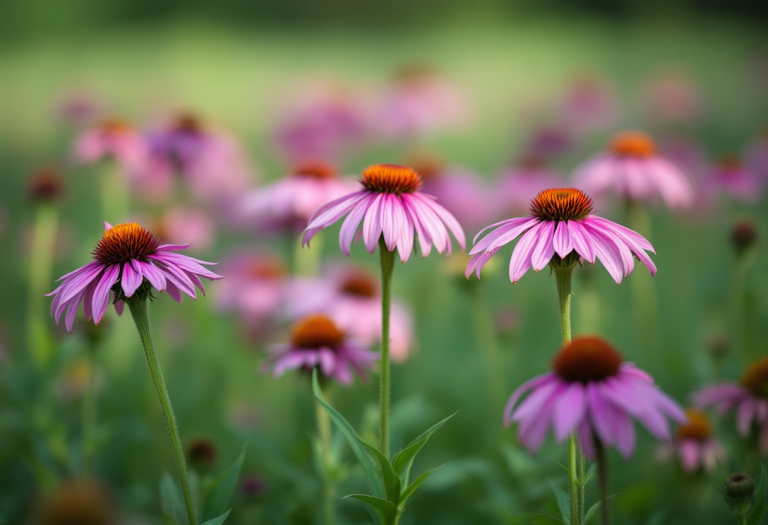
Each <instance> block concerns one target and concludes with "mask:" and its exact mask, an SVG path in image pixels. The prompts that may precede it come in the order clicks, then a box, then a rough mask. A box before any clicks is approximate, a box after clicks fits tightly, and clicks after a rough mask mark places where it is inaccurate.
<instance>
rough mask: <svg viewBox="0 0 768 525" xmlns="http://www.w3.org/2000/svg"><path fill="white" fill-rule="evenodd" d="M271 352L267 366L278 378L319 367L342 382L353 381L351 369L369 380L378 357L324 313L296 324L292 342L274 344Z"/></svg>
mask: <svg viewBox="0 0 768 525" xmlns="http://www.w3.org/2000/svg"><path fill="white" fill-rule="evenodd" d="M270 354H271V355H270V357H269V359H268V360H267V363H266V367H265V368H267V369H270V370H271V371H272V375H273V376H275V377H278V376H280V375H282V374H283V373H284V372H285V371H286V370H302V371H305V372H311V371H312V369H313V368H315V367H317V368H318V369H319V371H320V373H321V374H322V375H323V376H325V377H327V378H333V379H335V380H336V381H338V382H339V383H341V384H342V385H349V384H351V383H352V370H354V371H355V372H357V374H358V375H359V376H360V377H361V378H362V379H363V380H364V381H366V380H367V378H368V376H367V374H366V369H370V368H371V367H372V366H373V363H374V362H375V361H376V360H377V359H378V358H379V355H378V354H377V353H375V352H369V351H368V350H365V349H364V348H363V347H362V346H358V345H357V344H356V343H354V342H351V341H350V340H348V339H347V335H346V334H345V333H344V332H343V331H342V330H340V329H339V328H338V327H337V326H336V325H335V324H334V322H333V321H332V320H331V319H330V318H329V317H326V316H325V315H311V316H308V317H305V318H304V319H302V320H300V321H298V322H297V323H295V324H294V325H293V327H292V328H291V340H290V342H289V343H287V344H281V345H273V346H272V348H270Z"/></svg>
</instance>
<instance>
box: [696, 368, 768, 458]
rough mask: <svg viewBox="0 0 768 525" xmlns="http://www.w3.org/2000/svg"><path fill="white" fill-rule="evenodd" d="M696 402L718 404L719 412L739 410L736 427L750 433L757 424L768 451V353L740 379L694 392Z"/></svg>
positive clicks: (762, 450)
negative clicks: (767, 355)
mask: <svg viewBox="0 0 768 525" xmlns="http://www.w3.org/2000/svg"><path fill="white" fill-rule="evenodd" d="M691 399H692V401H693V404H694V405H696V406H697V407H700V408H707V407H710V406H712V407H714V409H715V412H716V413H718V414H724V413H725V412H728V411H729V410H732V409H733V410H735V412H736V429H737V430H738V432H739V434H740V435H741V436H742V437H748V436H749V434H750V433H751V431H752V428H753V426H754V427H755V429H756V430H757V431H758V433H759V437H758V447H759V449H760V453H761V454H768V357H764V358H762V359H759V360H757V361H755V362H754V363H753V364H752V365H751V366H750V367H749V368H748V369H747V371H746V372H745V373H744V375H743V376H742V377H741V381H740V382H739V383H719V384H715V385H711V386H708V387H706V388H703V389H701V390H699V391H698V392H696V393H694V394H693V396H692V397H691Z"/></svg>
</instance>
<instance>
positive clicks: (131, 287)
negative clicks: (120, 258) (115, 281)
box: [120, 262, 144, 297]
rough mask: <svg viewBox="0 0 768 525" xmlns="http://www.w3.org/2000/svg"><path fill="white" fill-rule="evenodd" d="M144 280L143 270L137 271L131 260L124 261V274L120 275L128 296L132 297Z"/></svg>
mask: <svg viewBox="0 0 768 525" xmlns="http://www.w3.org/2000/svg"><path fill="white" fill-rule="evenodd" d="M143 280H144V278H143V277H142V276H141V272H136V271H135V270H134V269H133V266H132V265H131V263H130V262H127V263H123V274H122V276H121V277H120V284H121V286H122V288H123V291H124V292H125V296H126V297H131V296H132V295H133V294H134V292H135V291H136V290H137V289H138V288H139V286H141V283H142V281H143Z"/></svg>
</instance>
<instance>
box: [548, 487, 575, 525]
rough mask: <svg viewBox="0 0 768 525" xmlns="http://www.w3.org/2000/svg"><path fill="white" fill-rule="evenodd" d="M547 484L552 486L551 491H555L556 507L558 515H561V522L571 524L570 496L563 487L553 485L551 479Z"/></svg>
mask: <svg viewBox="0 0 768 525" xmlns="http://www.w3.org/2000/svg"><path fill="white" fill-rule="evenodd" d="M548 481H549V486H550V487H552V492H554V493H555V498H556V499H557V508H558V510H560V515H561V516H562V517H563V522H564V523H565V524H566V525H571V497H570V496H569V495H568V493H567V492H565V491H564V490H563V489H561V488H560V487H558V486H557V485H555V483H554V481H552V480H551V479H550V480H548Z"/></svg>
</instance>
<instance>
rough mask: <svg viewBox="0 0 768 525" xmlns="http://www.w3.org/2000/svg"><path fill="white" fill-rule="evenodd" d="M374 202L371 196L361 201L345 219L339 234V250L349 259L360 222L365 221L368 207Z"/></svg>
mask: <svg viewBox="0 0 768 525" xmlns="http://www.w3.org/2000/svg"><path fill="white" fill-rule="evenodd" d="M371 200H373V197H371V196H369V197H367V198H365V199H360V201H359V202H358V203H357V204H356V205H355V207H354V208H352V211H350V212H349V215H347V218H346V219H344V223H343V224H342V225H341V232H340V233H339V248H341V253H343V254H344V255H346V256H347V257H349V255H350V250H351V248H352V239H353V238H354V237H355V232H356V231H357V227H358V226H359V225H360V221H362V220H363V217H364V216H365V212H366V211H368V206H369V204H370V202H371Z"/></svg>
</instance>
